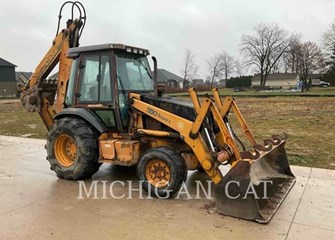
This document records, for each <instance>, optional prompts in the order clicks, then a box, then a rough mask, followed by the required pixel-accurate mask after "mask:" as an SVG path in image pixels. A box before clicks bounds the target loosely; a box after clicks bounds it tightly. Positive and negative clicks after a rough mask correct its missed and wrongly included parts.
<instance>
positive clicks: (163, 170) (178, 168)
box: [137, 147, 187, 198]
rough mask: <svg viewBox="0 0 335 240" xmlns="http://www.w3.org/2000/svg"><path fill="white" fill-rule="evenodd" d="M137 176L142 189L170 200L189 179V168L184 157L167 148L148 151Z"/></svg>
mask: <svg viewBox="0 0 335 240" xmlns="http://www.w3.org/2000/svg"><path fill="white" fill-rule="evenodd" d="M137 175H138V178H139V180H140V181H142V182H143V183H142V187H143V189H144V190H145V191H146V192H149V191H150V194H151V196H156V197H162V198H170V197H172V196H173V195H174V194H175V193H177V192H178V191H179V189H180V188H181V186H182V184H183V182H184V181H186V178H187V168H186V164H185V161H184V159H183V158H182V156H181V155H180V154H179V153H178V152H176V151H175V150H173V149H171V148H167V147H157V148H152V149H150V150H148V151H146V152H145V153H144V154H143V155H142V157H141V159H140V161H139V164H138V165H137Z"/></svg>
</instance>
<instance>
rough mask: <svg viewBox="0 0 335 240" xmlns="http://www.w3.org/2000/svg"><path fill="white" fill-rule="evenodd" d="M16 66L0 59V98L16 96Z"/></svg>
mask: <svg viewBox="0 0 335 240" xmlns="http://www.w3.org/2000/svg"><path fill="white" fill-rule="evenodd" d="M15 68H16V65H14V64H13V63H10V62H8V61H6V60H5V59H2V58H0V97H14V96H16V82H15Z"/></svg>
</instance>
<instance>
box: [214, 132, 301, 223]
mask: <svg viewBox="0 0 335 240" xmlns="http://www.w3.org/2000/svg"><path fill="white" fill-rule="evenodd" d="M285 141H286V136H285V137H284V138H282V137H279V136H273V137H272V139H270V140H264V146H263V145H257V146H255V147H254V148H255V149H254V152H252V153H251V152H242V153H241V156H242V160H240V161H238V162H237V163H236V165H234V166H233V167H232V168H231V169H230V171H229V172H228V173H227V174H226V175H225V176H224V178H223V179H222V181H221V182H220V183H219V184H218V185H217V188H216V190H215V198H216V206H217V210H218V212H219V213H221V214H224V215H229V216H233V217H238V218H244V219H248V220H254V221H257V222H259V223H267V222H269V221H270V219H271V218H272V216H273V215H274V214H275V212H276V211H277V209H278V207H279V206H280V204H281V203H282V201H283V200H284V198H285V197H286V195H287V194H288V192H289V191H290V189H291V188H292V186H293V185H294V183H295V176H294V175H293V174H292V172H291V169H290V166H289V163H288V160H287V157H286V152H285V149H284V145H285Z"/></svg>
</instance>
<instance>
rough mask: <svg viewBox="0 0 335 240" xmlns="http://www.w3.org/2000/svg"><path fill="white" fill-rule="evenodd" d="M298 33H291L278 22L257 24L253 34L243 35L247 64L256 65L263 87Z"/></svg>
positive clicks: (242, 51)
mask: <svg viewBox="0 0 335 240" xmlns="http://www.w3.org/2000/svg"><path fill="white" fill-rule="evenodd" d="M296 38H297V35H295V34H289V33H288V32H287V31H286V30H285V29H283V28H280V27H279V26H278V25H277V24H272V25H268V24H257V25H256V26H255V28H254V34H253V35H243V36H242V43H241V53H242V54H243V55H244V56H245V57H246V61H245V65H246V66H252V65H254V66H256V67H257V70H258V71H259V73H260V77H261V82H260V83H261V85H260V86H261V87H265V83H266V79H267V77H268V75H269V73H271V71H272V69H273V68H274V66H275V65H276V63H277V62H278V61H279V59H280V58H281V57H282V55H283V54H284V53H285V52H286V51H287V50H288V48H289V45H290V43H291V42H292V40H293V39H296Z"/></svg>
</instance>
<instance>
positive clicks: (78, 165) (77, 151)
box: [46, 117, 101, 180]
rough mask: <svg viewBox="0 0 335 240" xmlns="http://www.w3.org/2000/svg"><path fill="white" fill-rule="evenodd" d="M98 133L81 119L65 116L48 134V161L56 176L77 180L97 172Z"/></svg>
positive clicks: (98, 164)
mask: <svg viewBox="0 0 335 240" xmlns="http://www.w3.org/2000/svg"><path fill="white" fill-rule="evenodd" d="M97 141H98V133H97V131H96V130H95V129H94V128H93V127H91V126H90V125H89V124H87V123H86V122H85V121H84V120H81V119H78V118H70V117H64V118H61V119H59V120H56V122H55V124H54V125H53V126H52V128H51V130H50V131H49V133H48V138H47V145H46V149H47V160H48V161H49V163H50V166H51V167H50V169H51V170H53V171H55V172H56V174H57V177H59V178H64V179H70V180H79V179H85V178H89V177H91V176H92V175H93V174H94V173H95V172H97V171H98V170H99V167H100V165H101V164H100V163H99V162H98V158H99V148H98V142H97Z"/></svg>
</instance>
